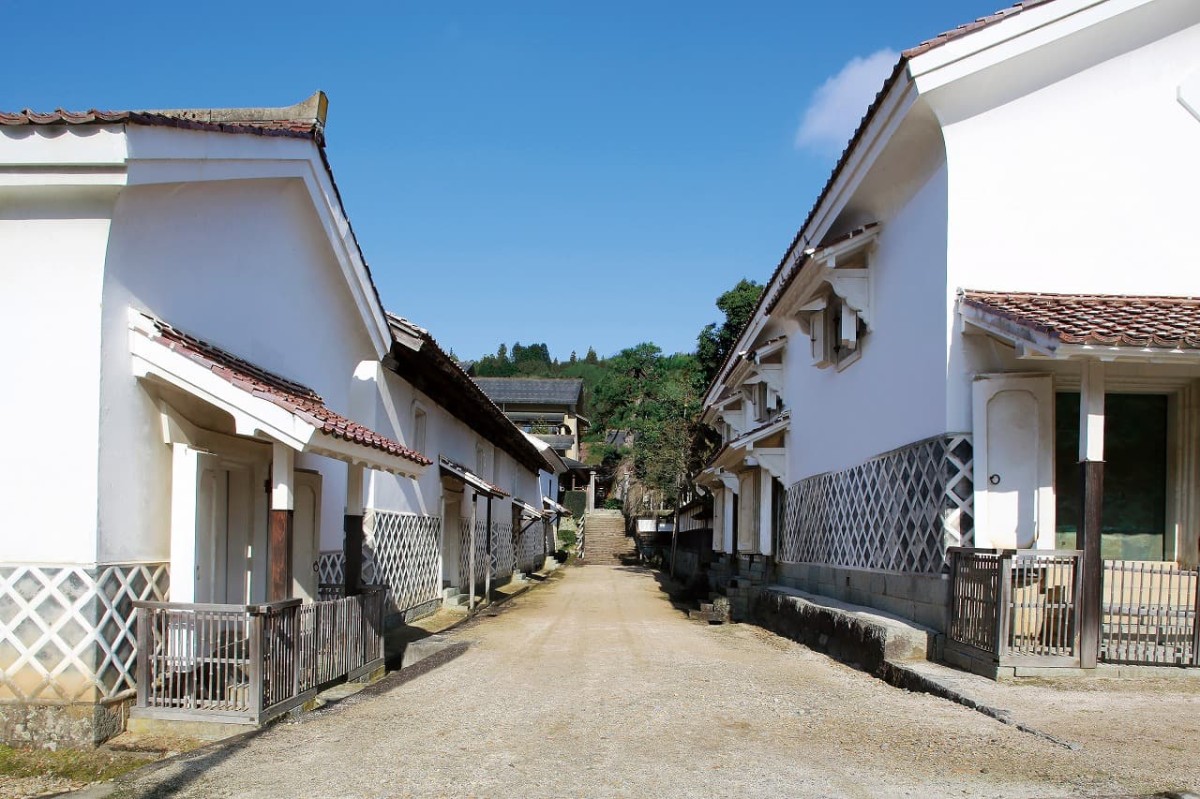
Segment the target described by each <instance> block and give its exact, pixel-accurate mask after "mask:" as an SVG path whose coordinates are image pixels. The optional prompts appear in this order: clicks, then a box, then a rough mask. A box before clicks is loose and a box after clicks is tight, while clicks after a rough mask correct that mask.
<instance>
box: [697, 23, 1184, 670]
mask: <svg viewBox="0 0 1200 799" xmlns="http://www.w3.org/2000/svg"><path fill="white" fill-rule="evenodd" d="M1197 185H1200V4H1196V3H1194V2H1187V1H1186V0H1100V1H1099V2H1097V0H1044V1H1043V2H1025V3H1018V4H1017V5H1016V6H1014V7H1012V8H1010V9H1008V10H1006V11H1003V12H1000V13H997V14H995V15H993V16H991V17H987V18H984V19H981V20H978V21H976V22H974V23H972V24H968V25H964V26H962V27H960V28H958V29H956V30H954V31H951V32H949V33H947V34H943V35H941V36H939V37H937V38H935V39H932V40H930V41H927V42H924V43H922V44H921V45H919V46H917V47H914V48H912V49H910V50H907V51H905V52H904V53H903V55H902V57H901V58H900V60H899V62H898V63H897V64H896V66H895V69H894V71H893V72H892V74H891V76H890V77H889V78H888V79H887V81H886V83H885V84H884V86H883V88H882V89H881V90H880V92H879V94H878V96H877V97H876V99H875V101H874V103H873V104H872V105H871V107H870V108H869V109H868V110H867V113H866V116H865V117H864V118H863V120H862V123H861V125H860V127H859V128H858V130H857V132H856V133H855V134H854V137H853V139H852V140H851V142H850V144H849V146H848V147H847V149H846V150H845V152H844V153H843V155H842V157H841V159H840V160H839V162H838V164H837V166H836V168H835V169H834V171H833V174H832V175H831V176H830V178H829V181H828V183H827V184H826V186H825V187H824V189H823V190H822V192H821V193H820V196H819V197H818V199H817V201H816V203H815V205H814V206H813V208H812V210H811V212H810V213H809V214H808V217H807V218H806V219H805V221H804V223H803V225H802V226H801V228H800V230H799V232H798V233H797V235H796V237H795V239H794V241H793V242H792V243H791V244H790V246H789V247H788V248H787V250H786V251H785V253H784V255H783V258H782V259H781V261H780V262H779V264H778V266H777V268H776V269H775V271H774V273H773V274H772V275H771V277H770V279H769V281H768V283H767V285H766V288H765V291H764V294H763V297H762V300H761V302H760V303H759V305H758V307H757V309H756V311H755V313H754V316H753V318H752V319H751V321H750V322H749V324H748V326H747V327H746V329H745V330H744V332H743V333H742V335H741V338H740V340H739V341H738V342H737V344H736V347H735V350H734V352H733V353H732V354H731V356H730V357H729V359H728V360H727V361H726V363H725V364H724V366H723V368H722V369H721V371H720V373H719V375H718V377H717V378H716V380H715V381H714V382H713V384H712V385H711V387H710V389H709V391H708V393H707V395H706V397H705V401H704V402H705V411H704V413H705V420H706V421H707V422H708V423H709V424H711V425H713V426H714V427H716V428H717V429H718V430H719V431H720V432H721V433H722V436H723V439H724V443H723V447H722V449H721V450H720V451H719V452H718V454H717V457H716V458H715V459H714V460H713V462H712V463H711V464H710V465H709V468H708V469H706V470H705V472H704V473H703V474H702V475H701V480H702V482H703V483H704V484H706V485H707V486H708V487H709V488H710V489H711V490H712V491H713V493H714V495H715V498H716V510H715V519H714V528H715V533H714V541H713V545H714V549H716V550H719V551H720V552H723V553H725V555H726V557H725V558H724V566H723V569H724V571H723V572H722V573H721V574H723V575H725V576H724V577H722V578H721V579H727V578H728V575H729V574H730V573H741V574H753V575H755V576H756V578H759V579H761V580H762V581H764V582H771V581H774V582H780V583H785V584H787V585H790V586H793V587H796V588H800V589H802V590H807V591H811V592H814V593H819V594H825V595H831V596H835V597H838V598H840V599H844V600H849V601H851V602H855V603H859V604H862V605H867V606H873V607H875V608H880V609H883V610H886V611H890V612H893V613H896V614H899V615H901V616H904V617H907V618H909V619H915V620H917V621H920V622H922V623H924V624H927V625H929V626H931V627H934V628H936V629H937V630H941V631H945V630H947V629H948V627H949V626H951V625H952V623H954V619H955V616H954V614H955V611H953V610H952V609H951V604H952V603H951V594H952V588H953V585H952V584H953V580H954V577H953V575H951V574H950V573H949V569H950V566H951V564H950V562H949V561H950V558H949V557H948V553H949V551H950V550H951V548H953V547H957V546H965V547H968V548H977V549H987V550H991V549H997V550H1007V549H1014V550H1015V549H1020V550H1026V549H1039V550H1054V549H1056V548H1060V549H1063V550H1075V549H1076V548H1077V547H1078V549H1079V550H1083V551H1084V553H1085V554H1084V555H1083V556H1082V557H1083V558H1084V561H1083V563H1084V565H1083V566H1082V568H1083V569H1084V571H1085V572H1088V569H1093V570H1094V572H1088V573H1089V574H1093V573H1094V575H1095V576H1094V578H1093V577H1088V578H1087V579H1084V580H1083V588H1082V594H1081V595H1080V597H1079V599H1080V601H1081V602H1082V603H1083V604H1084V605H1086V606H1089V607H1095V608H1099V604H1100V598H1099V595H1098V594H1097V593H1095V592H1097V591H1100V590H1101V589H1100V578H1099V574H1100V572H1099V569H1100V559H1101V558H1102V559H1103V561H1104V568H1105V569H1114V568H1115V569H1121V568H1126V567H1125V566H1120V565H1118V566H1113V565H1111V564H1113V563H1118V564H1120V563H1131V562H1133V563H1139V564H1141V563H1153V564H1159V565H1161V567H1162V568H1161V569H1160V571H1159V572H1156V573H1159V574H1160V575H1161V574H1169V575H1174V577H1170V579H1175V577H1178V578H1179V579H1180V580H1182V582H1177V583H1173V585H1177V586H1182V587H1181V588H1179V591H1180V592H1181V593H1180V599H1179V601H1180V603H1181V604H1180V606H1181V607H1182V606H1183V605H1185V604H1186V602H1187V599H1186V597H1184V596H1183V595H1184V594H1187V592H1188V590H1190V591H1191V592H1192V594H1190V595H1189V596H1194V592H1195V578H1194V573H1192V572H1189V571H1188V569H1194V568H1195V567H1196V564H1197V557H1198V554H1197V542H1198V540H1200V494H1198V489H1200V485H1198V482H1197V475H1198V474H1200V471H1198V469H1200V437H1198V436H1197V435H1196V431H1197V429H1200V405H1198V403H1197V397H1198V396H1200V394H1198V393H1197V392H1198V390H1200V382H1198V379H1200V300H1196V299H1190V298H1191V297H1196V296H1200V271H1198V270H1197V269H1195V268H1193V265H1192V262H1193V261H1194V260H1195V241H1194V219H1195V216H1196V213H1197V210H1198V209H1200V204H1198V203H1197V199H1196V186H1197ZM1081 396H1082V399H1081ZM1081 441H1082V444H1081V443H1080V442H1081ZM1081 463H1083V464H1085V467H1084V468H1081V466H1080V464H1081ZM1081 475H1082V476H1081ZM1089 507H1090V508H1093V509H1094V511H1095V512H1094V513H1092V514H1091V515H1090V516H1089V521H1088V522H1087V524H1088V525H1091V529H1089V530H1086V531H1084V530H1080V520H1081V518H1082V516H1081V514H1082V511H1083V510H1084V509H1085V508H1089ZM1101 511H1102V512H1101ZM1101 519H1102V520H1103V521H1101ZM1077 533H1079V535H1078V538H1077ZM1084 533H1086V534H1084ZM1089 547H1091V549H1089ZM1088 552H1091V555H1090V558H1091V560H1090V561H1089V560H1088V557H1089V556H1088V555H1087V553H1088ZM1089 564H1090V565H1089ZM1128 568H1130V569H1135V568H1136V569H1142V567H1141V566H1130V567H1128ZM1155 568H1158V567H1157V566H1156V567H1155ZM1107 573H1108V572H1106V574H1107ZM1043 576H1044V575H1043ZM1164 579H1166V578H1164ZM1106 580H1107V577H1106ZM1189 580H1191V582H1190V583H1189V582H1188V581H1189ZM1114 584H1115V583H1114ZM1188 585H1191V586H1192V587H1191V588H1190V589H1188V588H1187V586H1188ZM1040 586H1041V591H1042V594H1046V593H1047V590H1048V589H1047V586H1046V581H1045V579H1042V582H1041V583H1040ZM1089 586H1090V587H1089ZM1051 588H1053V587H1051ZM1016 590H1023V588H1022V586H1017V589H1016ZM1063 590H1066V589H1063ZM1103 590H1104V591H1105V592H1106V593H1105V602H1106V603H1108V602H1109V600H1112V601H1113V602H1114V603H1116V604H1119V603H1117V602H1116V600H1114V599H1113V598H1112V596H1111V594H1112V591H1113V590H1115V589H1113V588H1112V585H1111V584H1110V583H1109V582H1105V583H1104V588H1103ZM1089 591H1090V592H1092V593H1089ZM1050 593H1053V590H1050ZM1105 607H1106V608H1107V607H1108V605H1107V604H1106V605H1105ZM1105 613H1108V611H1107V610H1106V611H1105ZM1084 618H1085V622H1084V623H1085V625H1086V623H1087V622H1086V614H1085V617H1084ZM1106 618H1107V616H1106ZM1092 623H1093V624H1097V623H1098V622H1092ZM1107 623H1108V622H1107V621H1106V622H1105V624H1107ZM1193 624H1194V622H1193ZM1160 629H1161V628H1160ZM1163 635H1166V633H1163ZM1189 637H1190V635H1189ZM1083 638H1084V639H1085V640H1084V641H1083V644H1082V645H1083V647H1084V650H1085V651H1084V660H1085V661H1086V660H1087V651H1086V650H1087V640H1086V639H1087V638H1088V633H1087V630H1086V629H1085V631H1084V634H1083ZM1160 644H1161V641H1160ZM1162 646H1164V647H1167V645H1166V644H1162ZM1167 648H1169V647H1167ZM1172 651H1174V652H1175V655H1173V656H1176V657H1178V658H1181V659H1183V661H1184V662H1186V661H1187V659H1189V658H1190V659H1191V660H1192V662H1194V661H1195V658H1196V652H1195V651H1194V650H1193V649H1192V645H1191V644H1186V645H1185V644H1179V646H1178V647H1176V648H1175V649H1174V650H1172ZM1109 654H1110V655H1112V654H1113V653H1112V652H1110V653H1109ZM1077 659H1078V658H1077V656H1076V660H1077Z"/></svg>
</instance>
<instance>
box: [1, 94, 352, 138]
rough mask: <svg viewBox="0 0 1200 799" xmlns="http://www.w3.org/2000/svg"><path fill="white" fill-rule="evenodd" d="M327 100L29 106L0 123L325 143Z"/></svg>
mask: <svg viewBox="0 0 1200 799" xmlns="http://www.w3.org/2000/svg"><path fill="white" fill-rule="evenodd" d="M327 109H328V100H327V99H326V97H325V94H324V93H323V92H317V93H316V94H314V95H313V96H312V97H309V98H308V99H307V100H305V101H304V102H302V103H297V104H295V105H291V106H286V107H283V108H203V109H198V108H175V109H162V110H154V111H98V110H96V109H92V110H90V111H66V110H64V109H62V108H58V109H55V110H54V111H51V112H48V113H39V112H37V111H32V110H30V109H28V108H27V109H25V110H23V111H17V112H11V113H6V112H3V111H0V126H10V127H11V126H19V125H113V124H122V123H130V124H135V125H151V126H155V125H156V126H160V127H171V128H184V129H188V130H209V131H218V132H221V133H249V134H255V135H259V136H289V137H293V138H303V139H313V140H315V141H316V142H317V143H318V144H322V143H323V142H324V132H325V115H326V111H327Z"/></svg>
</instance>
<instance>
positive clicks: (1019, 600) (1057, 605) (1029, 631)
mask: <svg viewBox="0 0 1200 799" xmlns="http://www.w3.org/2000/svg"><path fill="white" fill-rule="evenodd" d="M1005 559H1006V560H1008V561H1010V562H1011V567H1010V569H1009V574H1010V576H1009V580H1008V586H1007V587H1008V591H1007V593H1008V597H1007V600H1008V601H1007V605H1008V614H1009V616H1008V620H1007V624H1006V627H1007V631H1008V640H1007V642H1006V651H1005V653H1004V656H1005V657H1004V659H1005V660H1007V661H1009V662H1012V661H1013V660H1014V659H1017V658H1020V659H1021V660H1023V661H1024V660H1027V659H1028V660H1035V661H1041V662H1044V663H1045V664H1046V665H1078V659H1079V655H1078V650H1079V641H1078V624H1077V620H1076V614H1077V611H1078V602H1077V598H1078V596H1079V588H1080V585H1079V580H1080V578H1081V576H1082V572H1081V571H1080V569H1079V563H1080V556H1079V553H1077V552H1074V551H1065V552H1049V551H1047V552H1039V551H1021V550H1018V551H1016V552H1012V553H1005ZM1058 661H1064V662H1063V663H1058ZM1066 661H1070V663H1067V662H1066Z"/></svg>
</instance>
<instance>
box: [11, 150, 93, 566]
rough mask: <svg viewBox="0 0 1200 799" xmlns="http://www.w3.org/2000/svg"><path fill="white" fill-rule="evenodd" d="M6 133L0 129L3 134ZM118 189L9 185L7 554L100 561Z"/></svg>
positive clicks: (61, 560)
mask: <svg viewBox="0 0 1200 799" xmlns="http://www.w3.org/2000/svg"><path fill="white" fill-rule="evenodd" d="M0 138H2V137H0ZM111 214H112V196H111V195H110V196H107V197H106V196H103V195H101V196H94V195H92V196H90V195H88V194H83V195H78V194H73V193H68V192H53V191H52V192H44V193H40V194H39V195H38V196H36V197H31V196H29V194H28V193H25V194H23V195H21V196H17V195H15V194H14V193H12V192H5V193H3V194H0V242H3V252H2V253H0V281H2V282H3V285H4V290H3V291H0V342H3V343H2V344H0V360H2V361H3V362H4V368H5V372H6V374H7V386H8V388H7V390H6V391H4V392H3V396H2V397H0V414H2V415H3V417H4V418H5V419H6V420H7V429H6V432H5V439H6V442H5V451H6V452H7V453H8V455H7V456H6V457H4V458H2V459H0V486H2V488H0V540H2V543H0V561H4V562H10V563H11V562H37V563H79V564H90V563H93V562H95V561H96V559H97V553H96V497H97V490H98V487H97V470H96V445H97V441H98V439H99V435H100V429H99V428H100V416H99V410H100V396H99V386H100V352H99V334H100V294H101V282H102V279H103V274H104V252H105V246H106V242H107V239H108V232H109V225H110V216H111Z"/></svg>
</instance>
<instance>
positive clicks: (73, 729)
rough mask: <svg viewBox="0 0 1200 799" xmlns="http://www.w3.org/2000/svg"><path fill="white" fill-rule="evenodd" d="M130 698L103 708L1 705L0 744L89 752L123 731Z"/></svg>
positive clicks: (95, 706)
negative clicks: (89, 749)
mask: <svg viewBox="0 0 1200 799" xmlns="http://www.w3.org/2000/svg"><path fill="white" fill-rule="evenodd" d="M133 701H134V700H133V697H129V698H128V699H124V700H120V701H116V702H106V703H104V704H90V703H82V702H80V703H74V704H69V705H36V704H28V703H8V704H3V705H0V741H3V742H4V743H6V744H9V745H12V746H28V747H35V748H41V749H63V748H73V749H88V748H91V747H93V746H97V745H98V744H102V743H104V742H105V741H107V740H108V739H109V738H112V737H113V736H114V735H117V734H119V733H120V732H121V731H122V730H124V729H125V723H126V721H128V719H129V708H130V707H131V706H132V705H133Z"/></svg>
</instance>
